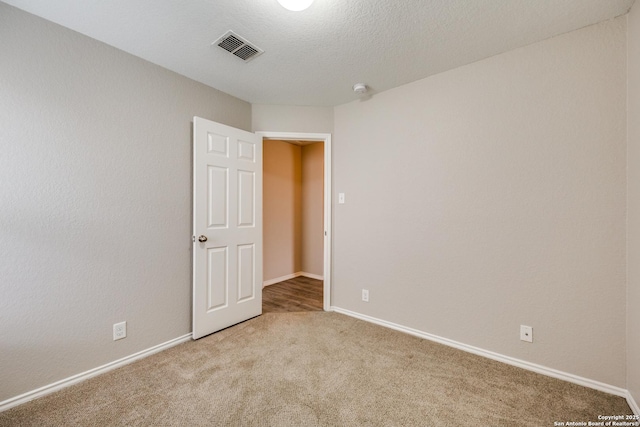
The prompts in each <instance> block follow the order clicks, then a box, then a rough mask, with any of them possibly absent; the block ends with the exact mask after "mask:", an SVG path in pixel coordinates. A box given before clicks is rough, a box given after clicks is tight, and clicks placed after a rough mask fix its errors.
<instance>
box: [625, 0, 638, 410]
mask: <svg viewBox="0 0 640 427" xmlns="http://www.w3.org/2000/svg"><path fill="white" fill-rule="evenodd" d="M627 43H628V56H627V58H628V59H627V60H628V69H627V76H628V82H627V84H628V98H627V103H628V110H627V126H628V127H627V132H628V135H627V141H628V149H627V166H628V168H627V170H628V172H627V173H628V177H627V191H628V192H627V197H628V210H627V224H628V240H627V250H628V254H627V274H628V278H627V283H628V284H627V286H628V289H627V388H628V390H629V392H630V393H631V395H632V396H633V398H634V399H635V401H636V403H637V404H640V309H639V307H640V3H639V2H636V3H635V6H633V9H632V10H631V13H630V14H629V15H628V32H627Z"/></svg>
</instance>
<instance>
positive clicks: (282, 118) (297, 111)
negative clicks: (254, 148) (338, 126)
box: [251, 104, 333, 133]
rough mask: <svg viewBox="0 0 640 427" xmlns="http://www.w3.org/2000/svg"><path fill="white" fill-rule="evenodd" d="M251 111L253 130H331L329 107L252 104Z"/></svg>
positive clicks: (331, 121) (330, 110)
mask: <svg viewBox="0 0 640 427" xmlns="http://www.w3.org/2000/svg"><path fill="white" fill-rule="evenodd" d="M251 112H252V114H251V117H252V118H251V123H252V124H251V126H252V129H253V131H254V132H257V131H266V132H269V131H272V132H307V133H331V132H333V108H331V107H300V106H292V105H264V104H253V105H252V106H251Z"/></svg>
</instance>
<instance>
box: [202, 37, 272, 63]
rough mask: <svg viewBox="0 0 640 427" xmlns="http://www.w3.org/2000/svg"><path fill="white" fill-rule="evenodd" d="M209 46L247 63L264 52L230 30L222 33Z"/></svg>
mask: <svg viewBox="0 0 640 427" xmlns="http://www.w3.org/2000/svg"><path fill="white" fill-rule="evenodd" d="M211 45H212V46H213V45H216V46H219V47H221V48H222V49H224V50H226V51H227V52H229V53H232V54H234V55H235V56H237V57H238V58H240V59H242V60H243V61H249V60H251V59H253V58H255V57H257V56H260V55H262V53H263V52H264V50H262V49H260V48H259V47H257V46H256V45H254V44H253V43H251V42H249V41H248V40H247V39H245V38H244V37H240V36H239V35H237V34H236V33H234V32H233V31H231V30H229V31H227V32H226V33H224V35H222V36H221V37H220V38H219V39H218V40H216V41H214V42H213V43H211Z"/></svg>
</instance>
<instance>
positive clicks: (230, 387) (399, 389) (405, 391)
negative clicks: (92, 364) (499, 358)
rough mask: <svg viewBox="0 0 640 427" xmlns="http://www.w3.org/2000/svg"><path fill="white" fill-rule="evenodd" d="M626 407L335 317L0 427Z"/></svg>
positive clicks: (568, 416)
mask: <svg viewBox="0 0 640 427" xmlns="http://www.w3.org/2000/svg"><path fill="white" fill-rule="evenodd" d="M631 413H632V412H631V410H630V409H629V406H628V405H627V403H626V402H625V400H624V399H622V398H620V397H616V396H611V395H608V394H605V393H601V392H598V391H594V390H591V389H588V388H584V387H580V386H577V385H574V384H570V383H565V382H563V381H559V380H556V379H553V378H548V377H545V376H542V375H538V374H535V373H532V372H528V371H525V370H522V369H519V368H515V367H512V366H508V365H505V364H502V363H499V362H495V361H492V360H489V359H485V358H482V357H479V356H474V355H472V354H468V353H465V352H462V351H459V350H455V349H452V348H449V347H446V346H443V345H439V344H435V343H432V342H429V341H425V340H422V339H419V338H416V337H412V336H410V335H406V334H403V333H400V332H396V331H393V330H389V329H386V328H383V327H379V326H376V325H372V324H369V323H366V322H363V321H360V320H357V319H353V318H350V317H347V316H343V315H340V314H337V313H324V312H315V313H285V314H266V315H263V316H260V317H257V318H255V319H252V320H250V321H247V322H245V323H242V324H240V325H237V326H235V327H232V328H229V329H226V330H224V331H221V332H219V333H217V334H214V335H210V336H208V337H205V338H203V339H201V340H199V341H195V342H188V343H185V344H181V345H179V346H176V347H173V348H171V349H169V350H167V351H164V352H161V353H158V354H155V355H153V356H150V357H148V358H146V359H143V360H140V361H138V362H135V363H132V364H130V365H127V366H125V367H122V368H119V369H117V370H114V371H111V372H109V373H106V374H104V375H101V376H99V377H96V378H92V379H90V380H88V381H85V382H83V383H80V384H77V385H75V386H72V387H69V388H66V389H64V390H61V391H59V392H57V393H54V394H52V395H49V396H45V397H43V398H40V399H37V400H34V401H32V402H29V403H26V404H24V405H21V406H18V407H16V408H13V409H10V410H8V411H5V412H2V413H0V425H1V426H536V427H540V426H553V425H554V421H562V422H566V421H585V422H587V421H596V420H597V417H598V415H618V414H631Z"/></svg>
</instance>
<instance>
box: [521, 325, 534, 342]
mask: <svg viewBox="0 0 640 427" xmlns="http://www.w3.org/2000/svg"><path fill="white" fill-rule="evenodd" d="M520 339H521V340H522V341H526V342H533V328H532V327H531V326H525V325H520Z"/></svg>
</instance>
